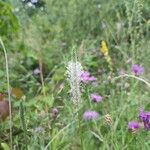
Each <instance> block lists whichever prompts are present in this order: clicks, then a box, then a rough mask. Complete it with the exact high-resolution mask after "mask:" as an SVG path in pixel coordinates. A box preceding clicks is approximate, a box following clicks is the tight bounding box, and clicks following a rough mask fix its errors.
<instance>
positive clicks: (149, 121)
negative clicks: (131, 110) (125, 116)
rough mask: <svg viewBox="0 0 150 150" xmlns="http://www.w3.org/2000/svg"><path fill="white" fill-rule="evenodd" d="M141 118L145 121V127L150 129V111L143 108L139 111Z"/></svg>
mask: <svg viewBox="0 0 150 150" xmlns="http://www.w3.org/2000/svg"><path fill="white" fill-rule="evenodd" d="M139 119H140V121H142V122H143V124H144V127H145V129H147V130H150V112H144V110H141V111H140V113H139Z"/></svg>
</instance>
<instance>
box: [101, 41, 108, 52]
mask: <svg viewBox="0 0 150 150" xmlns="http://www.w3.org/2000/svg"><path fill="white" fill-rule="evenodd" d="M100 51H101V53H103V54H104V55H108V47H107V44H106V42H105V41H102V42H101V47H100Z"/></svg>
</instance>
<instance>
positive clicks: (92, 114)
mask: <svg viewBox="0 0 150 150" xmlns="http://www.w3.org/2000/svg"><path fill="white" fill-rule="evenodd" d="M98 117H99V113H98V112H96V111H90V110H89V111H86V112H84V114H83V119H84V120H95V119H97V118H98Z"/></svg>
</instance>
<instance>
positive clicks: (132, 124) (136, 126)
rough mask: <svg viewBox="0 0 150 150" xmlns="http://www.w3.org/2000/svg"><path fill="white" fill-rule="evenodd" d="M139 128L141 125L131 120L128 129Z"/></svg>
mask: <svg viewBox="0 0 150 150" xmlns="http://www.w3.org/2000/svg"><path fill="white" fill-rule="evenodd" d="M139 128H140V125H139V123H138V122H135V121H131V122H129V123H128V129H129V130H134V129H139Z"/></svg>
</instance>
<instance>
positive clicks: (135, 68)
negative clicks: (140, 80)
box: [131, 64, 144, 75]
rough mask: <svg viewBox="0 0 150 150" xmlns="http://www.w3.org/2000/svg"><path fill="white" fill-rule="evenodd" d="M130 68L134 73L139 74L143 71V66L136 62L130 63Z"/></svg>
mask: <svg viewBox="0 0 150 150" xmlns="http://www.w3.org/2000/svg"><path fill="white" fill-rule="evenodd" d="M131 70H132V72H133V73H134V74H135V75H141V74H143V73H144V67H142V66H139V65H137V64H134V65H132V68H131Z"/></svg>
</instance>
